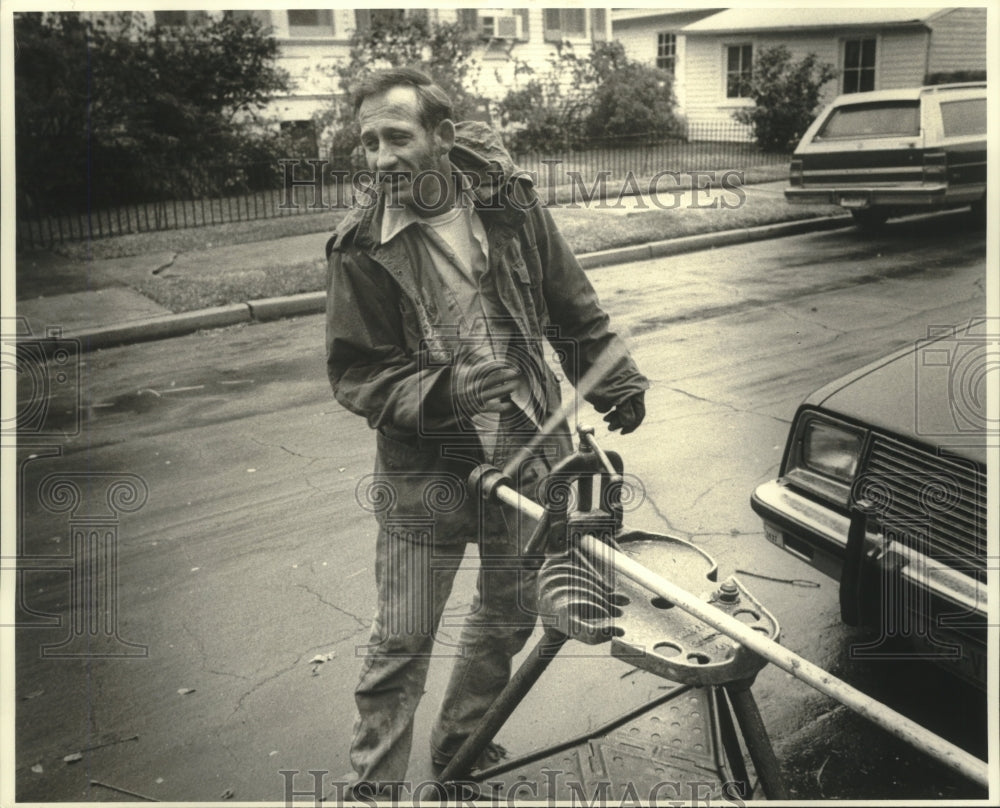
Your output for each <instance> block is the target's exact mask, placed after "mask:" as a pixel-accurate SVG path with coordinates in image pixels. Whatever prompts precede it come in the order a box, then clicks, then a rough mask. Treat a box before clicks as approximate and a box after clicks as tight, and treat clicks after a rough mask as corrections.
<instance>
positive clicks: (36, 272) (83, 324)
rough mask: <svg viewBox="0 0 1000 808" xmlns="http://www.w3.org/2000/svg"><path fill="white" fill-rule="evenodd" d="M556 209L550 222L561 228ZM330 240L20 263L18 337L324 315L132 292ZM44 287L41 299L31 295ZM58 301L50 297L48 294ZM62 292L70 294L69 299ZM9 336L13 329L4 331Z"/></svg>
mask: <svg viewBox="0 0 1000 808" xmlns="http://www.w3.org/2000/svg"><path fill="white" fill-rule="evenodd" d="M784 186H785V183H784V182H774V183H764V184H761V185H755V186H744V190H745V191H747V192H748V193H750V194H753V195H773V196H779V195H781V194H782V191H783V188H784ZM622 201H623V204H622V206H620V207H603V208H602V207H600V206H594V208H592V210H594V211H595V213H594V215H595V216H598V217H602V216H621V215H622V214H623V213H624V214H628V213H630V212H634V211H635V210H636V209H638V208H641V207H643V199H642V197H626V198H624V199H623V200H622ZM559 213H560V209H559V208H554V209H553V215H554V217H555V218H556V221H557V223H558V217H559ZM850 222H851V220H850V218H849V217H847V216H832V217H831V216H825V215H820V216H817V217H816V218H813V219H805V220H797V221H789V222H783V223H778V224H771V225H764V226H761V227H752V228H741V229H737V230H726V231H721V232H713V233H706V234H703V235H693V236H687V237H683V238H676V239H671V240H666V241H656V242H651V243H645V244H636V245H631V246H627V247H619V248H615V249H611V250H604V251H602V252H596V253H586V254H582V255H579V256H578V258H579V260H580V263H581V265H582V266H583V267H584V268H585V269H593V268H596V267H601V266H608V265H612V264H620V263H626V262H630V261H642V260H647V259H650V258H656V257H659V256H666V255H676V254H679V253H685V252H693V251H696V250H704V249H711V248H713V247H721V246H727V245H731V244H738V243H741V242H748V241H757V240H761V239H768V238H780V237H782V236H786V235H792V234H795V233H805V232H811V231H814V230H825V229H833V228H838V227H844V226H847V225H849V224H850ZM329 235H330V234H329V232H325V231H324V232H319V233H309V234H306V235H300V236H287V237H283V238H280V239H275V240H271V241H256V242H251V243H245V244H234V245H227V246H220V247H212V248H208V249H202V250H192V251H189V252H183V253H173V252H158V253H149V254H145V255H139V256H130V257H126V258H116V259H105V260H93V261H90V262H87V263H86V264H83V263H81V262H78V261H73V260H71V259H68V258H63V257H61V256H58V255H55V254H53V253H47V252H46V253H33V254H30V255H26V256H19V257H18V283H19V284H23V285H24V287H25V288H19V289H18V298H19V299H18V301H17V317H18V319H19V324H18V333H19V334H31V335H34V336H40V335H44V334H45V333H47V332H49V331H51V330H52V329H59V330H60V331H61V335H62V336H63V337H65V338H74V339H79V340H80V344H81V350H83V351H84V352H86V351H91V350H97V349H101V348H108V347H112V346H116V345H124V344H129V343H134V342H144V341H149V340H156V339H165V338H168V337H174V336H180V335H183V334H189V333H192V332H195V331H198V330H201V329H205V328H219V327H223V326H228V325H234V324H238V323H247V322H252V321H265V320H274V319H279V318H283V317H294V316H299V315H306V314H316V313H319V312H322V311H323V308H324V305H325V292H322V291H317V292H308V293H304V294H296V295H291V296H287V297H279V298H269V299H258V300H247V301H245V302H240V303H234V304H231V305H227V306H220V307H216V308H210V309H203V310H199V311H190V312H184V313H180V314H174V313H172V312H171V311H169V310H168V309H166V308H164V307H163V306H161V305H160V304H158V303H156V302H154V301H153V300H150V299H149V298H147V297H145V296H144V295H142V294H140V293H139V292H138V291H136V290H135V288H134V287H135V286H136V285H138V284H137V281H139V280H142V279H146V278H148V277H149V276H151V275H154V276H158V277H162V278H172V279H175V278H183V277H184V276H192V277H196V276H199V275H204V274H205V273H212V272H220V271H240V272H246V273H249V274H252V273H253V272H254V271H255V270H259V269H260V268H261V267H264V266H267V267H269V268H273V267H274V266H276V265H277V266H280V267H293V266H298V267H301V266H302V265H309V264H312V263H316V264H319V265H322V264H323V263H325V261H324V249H325V245H326V241H327V239H328V238H329ZM35 279H44V281H45V283H44V284H41V283H39V291H40V292H41V294H37V293H34V292H35V290H34V289H33V288H32V287H33V285H34V284H35V283H36V282H37V281H36V280H35ZM53 288H57V289H59V290H60V291H59V293H57V294H51V289H53ZM63 290H65V291H63ZM5 330H7V329H5Z"/></svg>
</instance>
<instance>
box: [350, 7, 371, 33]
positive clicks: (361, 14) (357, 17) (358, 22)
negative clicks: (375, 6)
mask: <svg viewBox="0 0 1000 808" xmlns="http://www.w3.org/2000/svg"><path fill="white" fill-rule="evenodd" d="M354 26H355V27H356V28H357V30H359V31H369V30H371V27H372V13H371V11H370V10H369V9H367V8H358V9H355V10H354Z"/></svg>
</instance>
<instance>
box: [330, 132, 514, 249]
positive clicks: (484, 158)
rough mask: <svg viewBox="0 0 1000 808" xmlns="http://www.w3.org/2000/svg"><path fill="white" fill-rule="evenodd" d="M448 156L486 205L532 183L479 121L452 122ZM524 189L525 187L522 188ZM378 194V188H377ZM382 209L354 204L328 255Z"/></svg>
mask: <svg viewBox="0 0 1000 808" xmlns="http://www.w3.org/2000/svg"><path fill="white" fill-rule="evenodd" d="M448 157H449V158H450V160H451V163H452V165H453V166H454V167H455V168H457V169H458V170H459V171H461V172H462V173H463V174H467V175H472V176H473V177H475V178H476V180H475V181H474V182H473V183H472V184H473V186H474V190H473V194H474V195H475V197H476V200H477V201H478V202H479V203H481V204H483V205H489V204H490V203H491V202H493V201H494V200H495V199H497V198H498V197H499V196H500V195H501V189H503V188H504V187H505V186H507V185H508V184H510V183H511V182H516V183H517V184H518V185H521V184H524V185H526V186H528V187H529V188H530V186H532V185H533V182H532V178H531V176H530V175H529V174H526V173H523V172H521V170H520V169H518V167H517V166H516V165H515V164H514V159H513V158H512V157H511V156H510V152H508V151H507V149H506V148H505V147H504V145H503V141H502V140H501V139H500V135H499V134H497V132H496V131H495V130H494V129H493V128H492V127H490V126H489V124H486V123H483V122H481V121H461V122H459V123H457V124H455V145H454V146H453V147H452V150H451V152H450V153H449V155H448ZM524 190H527V188H526V189H524ZM379 196H380V197H381V191H379ZM380 208H381V199H379V201H378V202H377V203H376V204H370V203H369V204H366V205H360V206H359V205H354V206H353V207H352V208H351V210H350V211H348V213H347V215H346V216H345V217H344V219H343V221H342V222H341V224H340V226H339V227H338V228H337V235H336V236H335V238H334V239H331V242H332V243H330V244H328V249H327V255H328V256H329V253H330V252H331V251H332V250H339V249H341V247H342V246H343V244H344V241H345V239H346V238H347V237H348V236H350V234H351V233H353V232H354V231H355V230H357V229H358V227H359V226H363V227H364V229H365V230H367V229H368V227H369V226H370V225H371V224H372V223H373V221H374V219H376V218H377V217H376V213H377V211H378V210H379V209H380Z"/></svg>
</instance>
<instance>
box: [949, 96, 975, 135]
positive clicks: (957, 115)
mask: <svg viewBox="0 0 1000 808" xmlns="http://www.w3.org/2000/svg"><path fill="white" fill-rule="evenodd" d="M941 123H942V124H943V126H944V136H945V137H962V136H963V135H978V136H980V137H985V135H986V99H985V98H965V99H962V100H960V101H942V102H941Z"/></svg>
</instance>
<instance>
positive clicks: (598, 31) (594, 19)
mask: <svg viewBox="0 0 1000 808" xmlns="http://www.w3.org/2000/svg"><path fill="white" fill-rule="evenodd" d="M607 15H608V10H607V9H605V8H594V9H591V11H590V30H591V32H592V33H591V39H593V40H594V42H606V41H607V39H608V28H607V25H608V16H607Z"/></svg>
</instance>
